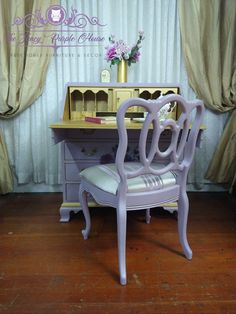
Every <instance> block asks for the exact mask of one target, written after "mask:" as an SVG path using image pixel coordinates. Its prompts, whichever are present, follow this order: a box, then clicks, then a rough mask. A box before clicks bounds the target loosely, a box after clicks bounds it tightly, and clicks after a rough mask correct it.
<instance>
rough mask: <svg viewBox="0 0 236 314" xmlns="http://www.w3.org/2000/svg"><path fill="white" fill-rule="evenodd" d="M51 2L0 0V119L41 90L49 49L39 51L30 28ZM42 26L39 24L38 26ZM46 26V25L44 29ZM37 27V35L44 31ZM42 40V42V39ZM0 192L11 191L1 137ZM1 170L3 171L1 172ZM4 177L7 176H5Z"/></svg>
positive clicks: (19, 109) (25, 105) (14, 112)
mask: <svg viewBox="0 0 236 314" xmlns="http://www.w3.org/2000/svg"><path fill="white" fill-rule="evenodd" d="M52 2H53V1H52V0H44V1H40V0H34V1H28V0H24V1H22V0H16V1H9V0H1V1H0V82H1V89H0V118H2V119H8V118H13V117H15V116H16V115H18V114H19V113H21V112H22V111H24V110H25V109H26V108H28V107H29V106H30V105H31V104H32V103H33V102H34V101H35V100H36V99H37V98H38V97H39V96H40V95H41V94H42V91H43V87H44V83H45V78H46V73H47V68H48V64H49V61H50V54H49V53H48V51H49V49H50V48H47V47H41V48H39V47H38V46H37V45H35V42H33V40H32V39H33V38H36V37H39V35H38V34H37V33H35V29H34V28H31V25H32V24H34V26H37V24H39V23H40V22H42V21H40V16H39V15H38V16H37V14H35V13H36V12H38V13H39V12H40V10H44V11H46V8H48V7H49V6H50V4H51V3H52ZM41 24H42V23H41ZM45 27H46V26H45ZM45 27H44V26H43V25H40V32H41V34H42V35H41V36H43V30H44V28H45ZM43 37H44V41H45V43H46V38H45V36H43ZM43 37H42V38H43ZM0 155H1V172H0V182H1V186H3V185H4V182H5V183H6V186H8V188H6V187H1V190H2V191H3V190H4V191H5V192H9V191H11V190H12V188H13V185H12V177H11V174H10V168H9V161H8V157H7V156H8V154H7V151H6V148H5V143H4V139H3V136H1V141H0ZM4 169H5V170H4ZM7 174H8V175H7Z"/></svg>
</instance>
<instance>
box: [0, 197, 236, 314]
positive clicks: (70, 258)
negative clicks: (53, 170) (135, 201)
mask: <svg viewBox="0 0 236 314" xmlns="http://www.w3.org/2000/svg"><path fill="white" fill-rule="evenodd" d="M189 198H190V207H191V210H190V215H189V224H188V239H189V243H190V245H191V247H192V249H193V259H192V260H191V261H188V260H187V259H186V258H184V256H183V254H182V251H181V246H180V244H179V241H178V234H177V221H176V218H175V216H173V215H171V214H170V213H168V212H165V211H163V210H162V209H157V210H153V211H152V220H151V224H150V225H147V224H146V223H145V222H144V212H130V213H129V215H128V230H127V271H128V284H127V286H125V287H123V286H121V285H120V284H119V276H118V261H117V239H116V215H115V211H114V210H113V209H107V208H104V209H103V208H94V209H92V210H91V215H92V231H91V237H90V238H89V239H88V240H87V241H84V240H83V238H82V235H81V229H82V228H83V226H84V219H83V216H82V213H81V212H80V213H78V214H77V215H74V216H73V217H72V219H71V221H70V223H64V224H61V223H59V213H58V208H59V206H60V203H61V194H58V193H48V194H47V193H45V194H9V195H7V196H4V197H1V198H0V208H1V209H0V225H1V229H0V313H6V314H49V313H50V314H52V313H53V314H54V313H55V314H69V313H70V314H71V313H79V314H83V313H84V314H85V313H86V314H100V313H103V314H104V313H109V314H110V313H114V314H116V313H127V314H141V313H142V314H143V313H145V314H149V313H150V314H152V313H153V314H154V313H155V314H156V313H161V314H162V313H167V314H172V313H174V314H175V313H177V314H178V313H187V314H188V313H196V314H199V313H209V314H213V313H214V314H217V313H225V314H226V313H227V314H228V313H229V314H231V313H232V314H235V313H236V199H235V197H233V196H229V195H228V194H226V193H190V194H189Z"/></svg>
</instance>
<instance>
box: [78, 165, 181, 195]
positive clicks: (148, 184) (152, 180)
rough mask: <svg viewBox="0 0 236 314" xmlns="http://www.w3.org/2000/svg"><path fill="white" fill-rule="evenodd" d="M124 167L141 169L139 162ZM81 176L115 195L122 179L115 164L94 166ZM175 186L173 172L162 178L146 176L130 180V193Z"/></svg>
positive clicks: (155, 167)
mask: <svg viewBox="0 0 236 314" xmlns="http://www.w3.org/2000/svg"><path fill="white" fill-rule="evenodd" d="M124 165H125V169H126V170H128V171H131V170H135V169H138V168H140V164H139V163H138V162H127V163H125V164H124ZM152 167H153V168H154V169H160V167H161V165H160V164H154V165H152ZM80 175H81V176H82V177H84V178H85V179H86V180H87V181H89V182H90V183H92V184H93V185H95V186H96V187H98V188H99V189H101V190H103V191H105V192H109V193H112V194H114V195H115V194H116V192H117V188H118V185H119V182H120V179H119V178H120V177H119V175H118V173H117V171H116V165H115V164H106V165H98V166H93V167H90V168H87V169H84V170H83V171H81V172H80ZM174 184H176V174H175V172H173V171H169V172H167V173H165V174H163V175H160V176H157V175H153V174H146V175H141V176H138V177H135V178H131V179H128V192H144V191H151V190H159V189H162V188H164V187H168V186H172V185H174Z"/></svg>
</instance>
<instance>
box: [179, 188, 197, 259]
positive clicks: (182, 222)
mask: <svg viewBox="0 0 236 314" xmlns="http://www.w3.org/2000/svg"><path fill="white" fill-rule="evenodd" d="M188 211H189V201H188V196H187V193H186V191H181V192H180V196H179V200H178V231H179V239H180V243H181V245H182V248H183V251H184V254H185V256H186V258H187V259H192V255H193V254H192V250H191V248H190V246H189V244H188V240H187V221H188Z"/></svg>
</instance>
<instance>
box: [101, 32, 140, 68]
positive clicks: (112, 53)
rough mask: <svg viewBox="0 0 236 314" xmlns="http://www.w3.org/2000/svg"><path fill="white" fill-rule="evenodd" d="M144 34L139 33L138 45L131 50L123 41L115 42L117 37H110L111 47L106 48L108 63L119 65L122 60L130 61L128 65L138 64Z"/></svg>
mask: <svg viewBox="0 0 236 314" xmlns="http://www.w3.org/2000/svg"><path fill="white" fill-rule="evenodd" d="M143 34H144V32H143V31H139V37H138V40H137V42H136V44H135V45H134V46H133V47H132V48H131V47H130V46H128V45H127V44H126V43H125V42H124V41H123V40H118V41H115V36H114V35H111V36H110V37H109V42H110V44H111V46H110V47H109V46H108V47H105V49H106V55H105V59H106V60H107V62H111V65H114V64H118V63H119V62H120V61H121V60H126V61H128V65H131V64H132V63H135V62H138V61H139V58H140V52H139V49H140V48H141V42H142V41H143V39H144V36H143Z"/></svg>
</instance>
